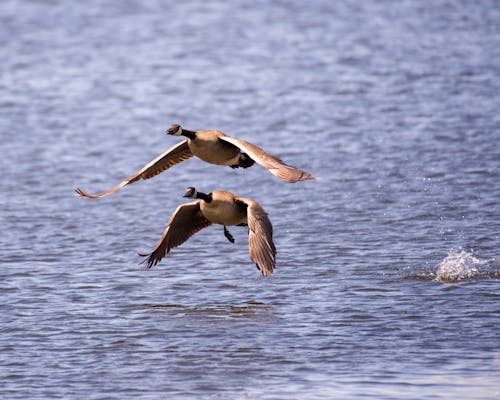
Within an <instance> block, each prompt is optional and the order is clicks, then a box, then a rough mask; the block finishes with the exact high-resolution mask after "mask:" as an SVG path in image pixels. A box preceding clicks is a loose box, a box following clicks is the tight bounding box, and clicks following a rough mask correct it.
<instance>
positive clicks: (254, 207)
mask: <svg viewBox="0 0 500 400" xmlns="http://www.w3.org/2000/svg"><path fill="white" fill-rule="evenodd" d="M236 201H239V202H242V203H245V204H246V205H247V223H248V229H249V232H248V253H249V254H250V259H251V260H252V261H253V262H254V263H255V264H256V265H257V268H259V270H260V272H262V275H264V276H269V275H271V274H272V273H273V269H274V267H275V265H276V247H275V246H274V242H273V226H272V225H271V221H269V218H268V217H267V213H266V212H265V211H264V209H263V208H262V207H261V206H260V204H259V203H257V202H256V201H254V200H252V199H248V198H244V197H237V198H236Z"/></svg>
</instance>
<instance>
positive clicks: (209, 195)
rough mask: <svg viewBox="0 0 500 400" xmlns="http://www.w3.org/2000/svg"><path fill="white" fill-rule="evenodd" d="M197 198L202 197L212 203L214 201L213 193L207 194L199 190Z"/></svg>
mask: <svg viewBox="0 0 500 400" xmlns="http://www.w3.org/2000/svg"><path fill="white" fill-rule="evenodd" d="M196 198H197V199H202V200H203V201H204V202H206V203H210V202H211V201H212V193H209V194H206V193H202V192H198V193H197V194H196Z"/></svg>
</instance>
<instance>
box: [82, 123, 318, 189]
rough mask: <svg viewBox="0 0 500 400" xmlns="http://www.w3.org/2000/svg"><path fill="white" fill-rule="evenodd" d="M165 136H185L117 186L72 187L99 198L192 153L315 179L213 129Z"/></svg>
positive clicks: (176, 130) (288, 177) (175, 130)
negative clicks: (102, 188) (96, 189)
mask: <svg viewBox="0 0 500 400" xmlns="http://www.w3.org/2000/svg"><path fill="white" fill-rule="evenodd" d="M167 133H168V134H169V135H173V136H181V135H182V136H185V137H186V139H185V140H183V141H182V142H180V143H178V144H176V145H175V146H173V147H171V148H170V149H168V150H167V151H165V152H164V153H162V154H160V155H159V156H158V157H156V158H155V159H154V160H152V161H151V162H150V163H149V164H146V165H145V166H144V167H142V168H141V169H140V170H139V171H137V172H136V173H135V174H133V175H132V176H130V177H128V178H127V179H125V180H123V181H122V182H120V183H119V184H118V185H116V186H114V187H112V188H111V189H108V190H106V191H104V192H101V193H97V194H89V193H86V192H85V191H83V190H82V189H80V188H77V189H75V191H76V193H77V194H78V195H80V196H82V197H90V198H100V197H105V196H107V195H109V194H111V193H114V192H116V191H117V190H118V189H121V188H122V187H124V186H126V185H128V184H130V183H134V182H136V181H138V180H140V179H149V178H152V177H153V176H155V175H158V174H159V173H161V172H163V171H165V170H167V169H169V168H170V167H172V166H174V165H175V164H178V163H180V162H182V161H185V160H187V159H188V158H191V157H193V156H196V157H198V158H201V159H202V160H203V161H206V162H208V163H210V164H216V165H225V166H229V167H231V168H238V167H242V168H248V167H251V166H252V165H253V164H254V163H257V164H259V165H261V166H263V167H264V168H266V169H268V170H269V171H270V172H271V173H272V174H273V175H275V176H277V177H278V178H280V179H282V180H284V181H285V182H297V181H303V180H306V179H316V178H315V177H314V176H312V175H311V174H309V173H307V172H305V171H302V170H300V169H298V168H295V167H292V166H290V165H287V164H285V163H284V162H283V161H282V160H280V159H279V158H278V157H275V156H273V155H271V154H269V153H267V152H265V151H264V150H262V149H261V148H260V147H257V146H255V145H253V144H252V143H249V142H246V141H244V140H240V139H236V138H233V137H231V136H229V135H226V134H225V133H223V132H220V131H216V130H202V131H196V132H195V131H189V130H187V129H183V128H181V126H180V125H177V124H174V125H172V126H171V127H170V129H169V130H168V131H167Z"/></svg>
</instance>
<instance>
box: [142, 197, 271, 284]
mask: <svg viewBox="0 0 500 400" xmlns="http://www.w3.org/2000/svg"><path fill="white" fill-rule="evenodd" d="M184 197H186V198H191V199H196V201H193V202H190V203H185V204H182V205H180V206H178V207H177V209H176V210H175V212H174V213H173V215H172V216H171V217H170V220H169V221H168V223H167V226H166V227H165V229H164V231H163V234H162V235H161V238H160V240H159V241H158V243H157V244H156V247H155V248H154V250H153V251H152V252H151V253H149V254H148V253H146V254H144V253H139V255H140V256H143V257H148V258H147V259H145V260H144V262H145V263H146V266H147V268H148V269H149V268H151V267H153V266H154V265H156V264H158V263H159V262H160V261H161V259H162V258H163V257H165V255H166V254H167V253H169V252H170V250H171V249H172V248H174V247H177V246H179V245H181V244H182V243H184V242H185V241H187V240H188V239H189V238H190V237H191V236H192V235H194V234H195V233H196V232H198V231H200V230H201V229H203V228H206V227H207V226H210V225H212V224H219V225H223V227H224V236H225V237H226V238H227V240H229V241H230V242H231V243H234V238H233V236H232V235H231V233H230V232H229V231H228V230H227V226H248V252H249V254H250V259H251V260H252V261H253V262H254V263H255V265H256V266H257V268H258V269H259V270H260V272H261V273H262V275H264V276H269V275H270V274H272V272H273V269H274V267H275V265H276V247H275V246H274V242H273V227H272V225H271V221H269V218H268V216H267V213H266V212H265V211H264V209H263V208H262V207H261V205H260V204H259V203H257V202H256V201H255V200H252V199H250V198H245V197H239V196H236V195H234V194H233V193H231V192H227V191H223V190H213V191H211V192H210V193H203V192H198V191H197V190H196V189H195V188H194V187H188V188H187V189H186V192H185V193H184Z"/></svg>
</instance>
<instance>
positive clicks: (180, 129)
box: [174, 126, 182, 136]
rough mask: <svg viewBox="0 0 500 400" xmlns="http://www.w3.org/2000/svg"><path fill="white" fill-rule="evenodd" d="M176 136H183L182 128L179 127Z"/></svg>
mask: <svg viewBox="0 0 500 400" xmlns="http://www.w3.org/2000/svg"><path fill="white" fill-rule="evenodd" d="M174 135H175V136H181V135H182V128H181V127H180V126H179V129H177V132H175V134H174Z"/></svg>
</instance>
